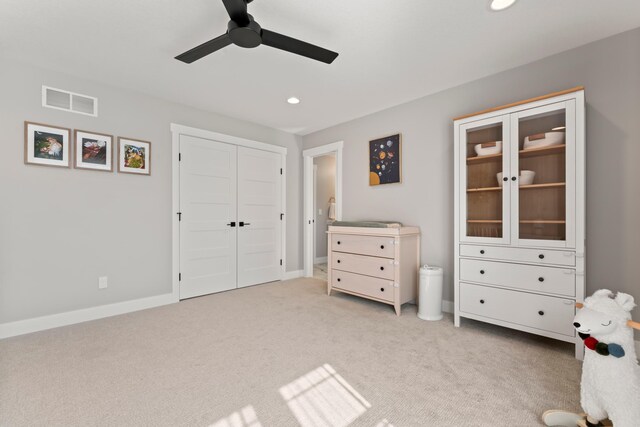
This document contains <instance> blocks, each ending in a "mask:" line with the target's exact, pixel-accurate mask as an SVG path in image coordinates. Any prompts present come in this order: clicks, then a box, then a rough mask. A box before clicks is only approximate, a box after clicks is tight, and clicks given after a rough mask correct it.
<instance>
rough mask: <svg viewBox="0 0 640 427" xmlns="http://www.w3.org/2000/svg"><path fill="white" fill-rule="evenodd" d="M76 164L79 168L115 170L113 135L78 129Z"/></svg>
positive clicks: (74, 137)
mask: <svg viewBox="0 0 640 427" xmlns="http://www.w3.org/2000/svg"><path fill="white" fill-rule="evenodd" d="M73 140H74V143H75V160H76V161H75V164H74V166H75V167H76V168H77V169H89V170H96V171H106V172H111V171H113V136H112V135H104V134H101V133H96V132H87V131H84V130H76V131H75V132H74V135H73Z"/></svg>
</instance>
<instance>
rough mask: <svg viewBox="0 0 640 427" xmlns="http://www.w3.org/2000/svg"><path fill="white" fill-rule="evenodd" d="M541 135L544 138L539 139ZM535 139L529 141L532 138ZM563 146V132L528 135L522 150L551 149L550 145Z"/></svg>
mask: <svg viewBox="0 0 640 427" xmlns="http://www.w3.org/2000/svg"><path fill="white" fill-rule="evenodd" d="M542 135H544V137H542V138H540V137H541V136H542ZM534 136H535V137H536V139H533V140H531V138H532V137H534ZM561 144H564V132H545V133H544V134H538V135H530V136H527V137H526V138H525V139H524V147H523V148H524V149H525V150H532V149H534V148H542V147H551V146H552V145H561Z"/></svg>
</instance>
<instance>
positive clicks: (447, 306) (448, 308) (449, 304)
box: [442, 300, 453, 313]
mask: <svg viewBox="0 0 640 427" xmlns="http://www.w3.org/2000/svg"><path fill="white" fill-rule="evenodd" d="M442 311H444V312H445V313H453V301H447V300H442Z"/></svg>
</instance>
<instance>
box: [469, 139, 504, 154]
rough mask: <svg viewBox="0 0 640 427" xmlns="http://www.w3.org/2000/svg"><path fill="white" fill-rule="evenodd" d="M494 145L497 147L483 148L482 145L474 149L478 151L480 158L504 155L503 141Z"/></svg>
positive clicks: (477, 145)
mask: <svg viewBox="0 0 640 427" xmlns="http://www.w3.org/2000/svg"><path fill="white" fill-rule="evenodd" d="M492 144H495V146H493V147H484V148H483V147H482V144H476V145H475V147H473V148H474V150H475V151H476V154H477V155H478V157H482V156H489V155H491V154H500V153H502V141H495V142H494V143H492Z"/></svg>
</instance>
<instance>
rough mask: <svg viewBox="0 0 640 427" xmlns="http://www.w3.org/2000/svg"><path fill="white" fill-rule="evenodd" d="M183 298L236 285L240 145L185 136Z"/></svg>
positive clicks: (182, 165) (182, 170) (182, 169)
mask: <svg viewBox="0 0 640 427" xmlns="http://www.w3.org/2000/svg"><path fill="white" fill-rule="evenodd" d="M180 154H181V161H180V212H181V213H182V220H181V221H180V272H181V274H182V280H181V282H180V298H181V299H184V298H191V297H196V296H199V295H205V294H210V293H214V292H220V291H226V290H228V289H234V288H236V287H237V286H236V283H237V282H236V268H237V264H236V261H237V260H236V253H237V241H236V234H237V231H236V230H237V227H231V225H229V224H231V221H236V206H237V198H236V197H237V196H236V195H237V159H236V156H237V147H236V146H234V145H229V144H224V143H222V142H216V141H211V140H206V139H200V138H195V137H190V136H184V135H182V136H180Z"/></svg>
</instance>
